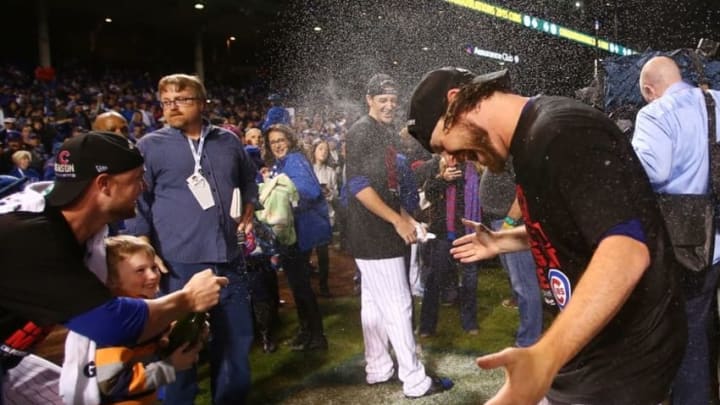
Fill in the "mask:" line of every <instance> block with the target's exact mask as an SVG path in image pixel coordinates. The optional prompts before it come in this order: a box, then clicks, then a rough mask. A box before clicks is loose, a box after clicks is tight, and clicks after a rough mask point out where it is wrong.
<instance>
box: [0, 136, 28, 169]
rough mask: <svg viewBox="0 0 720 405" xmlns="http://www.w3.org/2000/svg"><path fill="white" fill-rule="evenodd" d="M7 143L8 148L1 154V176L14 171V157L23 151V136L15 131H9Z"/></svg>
mask: <svg viewBox="0 0 720 405" xmlns="http://www.w3.org/2000/svg"><path fill="white" fill-rule="evenodd" d="M5 143H6V145H7V147H6V148H5V149H4V150H3V151H2V154H0V174H6V173H9V172H10V170H12V169H13V167H14V164H13V161H12V155H13V154H14V153H15V152H17V151H19V150H21V149H22V145H23V141H22V134H20V132H18V131H15V130H9V131H7V135H6V138H5Z"/></svg>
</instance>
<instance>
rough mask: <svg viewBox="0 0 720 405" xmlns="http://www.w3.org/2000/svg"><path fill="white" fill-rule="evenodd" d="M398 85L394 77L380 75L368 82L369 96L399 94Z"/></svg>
mask: <svg viewBox="0 0 720 405" xmlns="http://www.w3.org/2000/svg"><path fill="white" fill-rule="evenodd" d="M398 87H399V86H398V84H397V82H396V81H395V79H393V78H392V77H390V76H388V75H386V74H384V73H378V74H376V75H374V76H373V77H371V78H370V80H368V84H367V95H368V96H370V97H373V96H378V95H380V94H394V95H397V94H398Z"/></svg>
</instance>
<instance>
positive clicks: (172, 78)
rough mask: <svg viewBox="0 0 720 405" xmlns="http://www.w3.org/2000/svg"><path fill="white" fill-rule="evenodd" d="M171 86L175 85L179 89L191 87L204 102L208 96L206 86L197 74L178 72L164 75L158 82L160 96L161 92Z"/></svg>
mask: <svg viewBox="0 0 720 405" xmlns="http://www.w3.org/2000/svg"><path fill="white" fill-rule="evenodd" d="M169 87H173V88H175V89H177V91H183V90H185V89H190V90H192V91H193V93H194V95H195V97H198V98H200V100H201V101H202V102H205V99H206V98H207V92H206V91H205V86H204V85H203V83H202V81H201V80H200V78H199V77H197V76H193V75H186V74H183V73H176V74H173V75H167V76H165V77H163V78H162V79H160V81H159V82H158V98H160V93H162V92H164V91H166V90H168V88H169Z"/></svg>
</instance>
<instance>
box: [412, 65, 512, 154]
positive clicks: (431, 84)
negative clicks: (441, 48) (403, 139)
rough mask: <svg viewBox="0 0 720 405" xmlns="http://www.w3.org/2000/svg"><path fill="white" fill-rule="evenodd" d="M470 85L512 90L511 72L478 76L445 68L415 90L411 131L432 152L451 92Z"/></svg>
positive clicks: (425, 80)
mask: <svg viewBox="0 0 720 405" xmlns="http://www.w3.org/2000/svg"><path fill="white" fill-rule="evenodd" d="M470 82H475V83H478V82H480V83H488V84H490V83H493V84H495V85H496V86H498V88H504V89H507V90H509V89H510V75H509V73H508V71H507V69H504V70H500V71H497V72H492V73H488V74H484V75H479V76H476V75H475V74H474V73H473V72H471V71H469V70H467V69H463V68H458V67H443V68H440V69H436V70H433V71H431V72H428V73H426V74H425V76H423V78H422V79H421V80H420V83H418V85H417V86H416V87H415V90H413V93H412V96H411V97H410V107H409V108H408V121H407V128H408V132H409V133H410V135H412V136H413V137H414V138H415V139H417V140H418V142H420V144H421V145H422V146H423V147H424V148H425V149H427V150H428V151H430V152H432V150H431V148H430V138H431V136H432V131H433V129H435V125H437V122H438V120H439V119H440V118H442V116H443V115H444V114H445V111H446V110H447V108H448V99H447V93H448V91H449V90H450V89H455V88H460V87H462V86H463V85H465V84H468V83H470Z"/></svg>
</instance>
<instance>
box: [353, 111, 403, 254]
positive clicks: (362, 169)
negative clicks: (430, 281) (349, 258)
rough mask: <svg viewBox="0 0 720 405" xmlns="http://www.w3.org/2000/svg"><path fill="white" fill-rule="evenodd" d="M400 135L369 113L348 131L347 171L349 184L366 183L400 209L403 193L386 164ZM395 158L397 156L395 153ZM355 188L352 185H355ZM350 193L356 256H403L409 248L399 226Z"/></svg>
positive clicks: (387, 202)
mask: <svg viewBox="0 0 720 405" xmlns="http://www.w3.org/2000/svg"><path fill="white" fill-rule="evenodd" d="M396 138H398V136H397V135H395V134H394V133H393V132H392V128H391V127H390V126H388V125H383V124H381V123H379V122H377V121H376V120H375V119H373V118H372V117H370V116H369V115H366V116H364V117H362V118H360V119H359V120H358V121H357V122H355V124H353V126H352V127H351V128H350V130H349V131H348V134H347V137H346V140H347V145H346V146H347V161H346V162H347V163H346V174H347V179H348V183H354V184H357V183H358V182H365V183H366V184H367V185H368V186H370V187H372V188H373V190H375V192H376V193H377V194H378V195H379V196H380V198H381V199H382V200H383V201H384V202H385V204H387V205H388V206H389V207H390V208H392V209H393V210H394V211H396V212H400V206H401V201H400V195H399V192H398V190H397V189H394V188H393V183H394V182H393V181H389V177H390V174H389V173H388V165H387V164H386V160H387V153H388V148H394V147H395V146H396V144H395V143H394V141H395V140H396ZM393 159H395V156H393ZM351 189H352V187H351ZM354 194H355V193H354V192H351V193H350V197H349V201H348V227H347V233H348V243H349V246H350V252H351V253H352V255H353V257H355V258H356V259H389V258H393V257H402V256H403V255H404V254H405V251H406V250H407V247H406V246H405V242H404V241H403V240H402V239H401V238H400V236H398V234H397V232H395V227H393V225H392V224H391V223H389V222H387V221H385V220H384V219H382V218H380V217H379V216H377V215H375V214H373V213H372V212H370V211H369V210H368V209H367V208H365V206H364V205H362V203H361V202H360V201H359V200H358V199H357V198H355V196H354Z"/></svg>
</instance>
